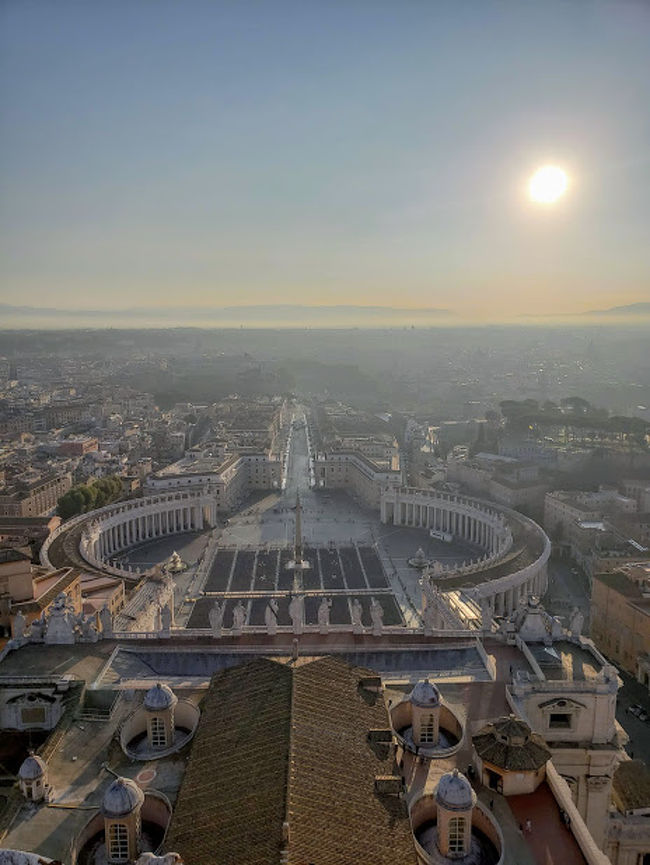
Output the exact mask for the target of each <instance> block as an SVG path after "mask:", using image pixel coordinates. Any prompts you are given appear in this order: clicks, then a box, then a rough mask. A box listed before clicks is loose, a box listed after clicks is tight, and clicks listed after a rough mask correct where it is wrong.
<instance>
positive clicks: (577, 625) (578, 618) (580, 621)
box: [569, 607, 585, 638]
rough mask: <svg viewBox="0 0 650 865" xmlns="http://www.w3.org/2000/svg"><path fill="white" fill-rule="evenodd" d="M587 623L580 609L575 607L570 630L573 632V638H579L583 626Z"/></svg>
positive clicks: (570, 621)
mask: <svg viewBox="0 0 650 865" xmlns="http://www.w3.org/2000/svg"><path fill="white" fill-rule="evenodd" d="M584 623H585V617H584V616H583V614H582V613H581V612H580V610H579V609H578V607H574V608H573V611H572V613H571V618H570V619H569V630H570V631H571V636H572V637H575V638H577V637H579V636H580V635H581V633H582V626H583V625H584Z"/></svg>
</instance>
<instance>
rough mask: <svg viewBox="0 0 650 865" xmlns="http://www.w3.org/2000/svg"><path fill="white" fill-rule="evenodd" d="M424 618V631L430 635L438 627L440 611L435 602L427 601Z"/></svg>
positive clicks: (423, 612)
mask: <svg viewBox="0 0 650 865" xmlns="http://www.w3.org/2000/svg"><path fill="white" fill-rule="evenodd" d="M422 620H423V622H424V633H425V634H426V635H427V636H430V635H431V634H432V633H433V631H435V630H437V629H438V611H437V609H436V607H435V604H434V603H427V605H426V607H425V608H424V610H423V611H422Z"/></svg>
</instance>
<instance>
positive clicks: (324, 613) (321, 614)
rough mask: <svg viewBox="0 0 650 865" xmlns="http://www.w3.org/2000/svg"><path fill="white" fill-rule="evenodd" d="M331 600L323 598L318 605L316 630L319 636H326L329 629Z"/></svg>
mask: <svg viewBox="0 0 650 865" xmlns="http://www.w3.org/2000/svg"><path fill="white" fill-rule="evenodd" d="M331 607H332V599H331V598H323V599H322V600H321V602H320V604H319V605H318V629H319V632H320V633H321V634H328V633H329V629H330V609H331Z"/></svg>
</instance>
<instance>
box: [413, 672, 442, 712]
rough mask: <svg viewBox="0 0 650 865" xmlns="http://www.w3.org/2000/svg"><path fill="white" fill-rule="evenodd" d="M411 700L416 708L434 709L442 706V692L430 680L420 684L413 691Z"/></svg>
mask: <svg viewBox="0 0 650 865" xmlns="http://www.w3.org/2000/svg"><path fill="white" fill-rule="evenodd" d="M409 700H410V701H411V703H413V705H414V706H419V707H421V708H423V709H433V708H435V707H436V706H439V705H440V691H439V690H438V689H437V688H436V686H435V685H434V684H432V683H431V682H430V681H429V680H428V679H425V680H424V681H423V682H418V683H417V685H416V686H415V687H414V688H413V690H412V691H411V694H410V696H409Z"/></svg>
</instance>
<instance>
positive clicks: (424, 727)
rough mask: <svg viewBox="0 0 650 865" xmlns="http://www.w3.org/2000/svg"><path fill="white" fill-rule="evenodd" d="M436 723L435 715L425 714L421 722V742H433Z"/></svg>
mask: <svg viewBox="0 0 650 865" xmlns="http://www.w3.org/2000/svg"><path fill="white" fill-rule="evenodd" d="M435 730H436V723H435V720H434V717H433V715H423V716H422V721H421V722H420V742H422V743H423V744H424V743H425V742H429V743H433V742H434V741H435V740H434V737H435Z"/></svg>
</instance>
